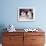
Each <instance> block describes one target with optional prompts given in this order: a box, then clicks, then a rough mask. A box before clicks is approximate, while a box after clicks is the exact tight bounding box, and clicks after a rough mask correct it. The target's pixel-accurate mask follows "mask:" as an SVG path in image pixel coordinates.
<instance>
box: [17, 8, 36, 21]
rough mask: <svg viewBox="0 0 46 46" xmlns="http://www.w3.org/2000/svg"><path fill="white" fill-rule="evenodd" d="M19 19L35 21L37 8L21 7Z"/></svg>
mask: <svg viewBox="0 0 46 46" xmlns="http://www.w3.org/2000/svg"><path fill="white" fill-rule="evenodd" d="M17 19H18V21H35V9H34V8H33V7H19V8H18V18H17Z"/></svg>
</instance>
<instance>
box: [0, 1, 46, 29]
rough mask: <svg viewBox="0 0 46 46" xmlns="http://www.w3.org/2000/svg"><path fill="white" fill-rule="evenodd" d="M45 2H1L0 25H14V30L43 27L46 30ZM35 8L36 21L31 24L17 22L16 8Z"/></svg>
mask: <svg viewBox="0 0 46 46" xmlns="http://www.w3.org/2000/svg"><path fill="white" fill-rule="evenodd" d="M45 4H46V0H1V15H0V25H1V24H3V25H5V26H7V25H9V24H13V25H15V27H16V28H29V27H30V28H31V27H39V26H40V27H43V28H46V21H45V20H46V5H45ZM18 7H33V8H35V15H36V20H35V21H32V22H18V21H17V8H18Z"/></svg>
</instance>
